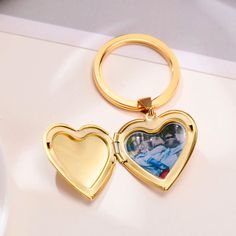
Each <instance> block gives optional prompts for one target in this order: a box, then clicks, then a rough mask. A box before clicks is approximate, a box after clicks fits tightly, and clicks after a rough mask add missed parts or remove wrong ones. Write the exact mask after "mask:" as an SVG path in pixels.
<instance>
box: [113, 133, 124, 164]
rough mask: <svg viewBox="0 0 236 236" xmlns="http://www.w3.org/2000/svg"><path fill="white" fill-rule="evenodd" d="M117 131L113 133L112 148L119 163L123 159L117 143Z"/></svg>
mask: <svg viewBox="0 0 236 236" xmlns="http://www.w3.org/2000/svg"><path fill="white" fill-rule="evenodd" d="M118 140H119V133H115V134H114V138H113V148H114V153H115V156H116V158H117V160H118V161H119V162H120V163H123V162H124V160H123V159H122V157H121V155H120V145H119V141H118Z"/></svg>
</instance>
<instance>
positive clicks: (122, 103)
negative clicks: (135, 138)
mask: <svg viewBox="0 0 236 236" xmlns="http://www.w3.org/2000/svg"><path fill="white" fill-rule="evenodd" d="M130 44H138V45H143V46H147V47H149V48H151V49H153V50H155V51H156V52H157V53H159V54H160V55H161V56H162V57H163V58H164V59H165V60H166V62H167V63H168V65H169V67H170V71H171V80H170V83H169V85H168V87H167V88H166V89H165V90H164V91H163V92H162V93H161V94H160V95H158V96H157V97H155V98H153V99H152V106H153V107H154V108H157V107H160V106H162V105H164V104H165V103H167V102H168V101H169V100H170V98H171V97H172V96H173V94H174V92H175V90H176V88H177V85H178V82H179V77H180V69H179V64H178V61H177V59H176V57H175V55H174V54H173V52H172V51H171V50H170V49H169V48H168V46H166V44H164V43H163V42H161V41H160V40H158V39H156V38H154V37H152V36H149V35H145V34H127V35H122V36H120V37H117V38H114V39H112V40H110V41H109V42H107V43H106V44H105V45H103V46H102V47H101V48H100V50H99V51H98V53H97V55H96V58H95V61H94V64H93V79H94V81H95V84H96V86H97V88H98V90H99V92H100V93H101V94H102V95H103V97H104V98H105V99H107V100H108V101H109V102H111V103H112V104H113V105H115V106H117V107H119V108H122V109H125V110H129V111H141V110H142V107H140V106H139V104H138V101H137V100H129V99H125V98H123V97H121V96H119V95H117V94H116V93H114V92H113V91H112V90H111V89H110V88H109V86H108V84H107V83H106V82H105V80H104V79H103V77H102V62H103V61H104V59H105V57H106V56H108V55H109V54H110V53H111V52H112V51H113V50H114V49H116V48H118V47H121V46H124V45H130Z"/></svg>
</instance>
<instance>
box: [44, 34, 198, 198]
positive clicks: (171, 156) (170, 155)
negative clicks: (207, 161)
mask: <svg viewBox="0 0 236 236" xmlns="http://www.w3.org/2000/svg"><path fill="white" fill-rule="evenodd" d="M128 44H139V45H143V46H147V47H149V48H151V49H153V50H155V51H156V52H157V53H159V54H160V55H161V56H162V57H163V58H164V59H165V60H166V61H167V63H168V65H169V67H170V70H171V81H170V84H169V86H168V87H167V88H166V90H164V92H163V93H161V94H160V95H159V96H157V97H155V98H153V99H151V98H150V97H147V98H141V99H139V100H138V101H135V100H127V99H125V98H123V97H120V96H119V95H117V94H115V93H114V92H113V91H111V89H110V88H109V86H108V85H107V84H106V82H105V81H104V80H103V77H102V73H101V71H102V70H101V65H102V62H103V61H104V59H105V57H106V56H108V55H109V54H110V53H111V52H112V51H113V50H114V49H116V48H118V47H120V46H124V45H128ZM179 77H180V71H179V65H178V62H177V60H176V58H175V56H174V54H173V53H172V51H171V50H170V49H169V48H168V47H167V46H166V45H165V44H164V43H162V42H161V41H160V40H158V39H156V38H153V37H151V36H148V35H143V34H128V35H123V36H120V37H117V38H114V39H112V40H111V41H109V42H107V43H106V44H105V45H104V46H103V47H102V48H101V49H100V50H99V51H98V53H97V55H96V58H95V61H94V65H93V79H94V81H95V84H96V86H97V88H98V90H99V92H100V93H101V94H102V95H103V97H104V98H105V99H106V100H107V101H109V102H110V103H112V104H113V105H114V106H116V107H119V108H121V109H125V110H128V111H132V112H134V111H137V112H142V113H143V114H144V118H142V119H135V120H131V121H130V122H128V123H126V124H125V125H123V126H122V127H121V128H120V130H119V131H118V132H117V133H115V135H114V138H113V139H112V138H111V137H110V136H109V134H108V133H107V132H106V131H105V130H104V129H102V128H101V127H98V126H96V125H87V126H83V127H81V128H80V129H79V130H76V129H74V128H72V127H70V126H68V125H65V124H56V125H53V126H52V127H50V128H49V129H48V130H47V131H46V133H45V136H44V146H45V149H46V152H47V155H48V157H49V160H50V161H51V162H52V164H53V165H54V166H55V168H56V169H57V171H59V172H60V173H61V174H62V175H63V176H64V177H65V179H66V180H67V181H69V183H70V184H71V185H72V186H73V187H74V188H75V189H76V190H78V191H79V192H80V193H81V194H82V195H84V196H85V197H87V198H89V199H93V198H94V197H95V196H96V195H97V193H98V192H99V191H101V190H102V188H103V187H104V186H105V184H106V182H107V181H108V179H109V178H110V176H111V174H112V171H113V168H114V166H115V163H116V161H118V162H119V163H121V164H122V165H123V166H124V167H125V168H127V170H128V171H129V172H131V173H132V174H133V175H135V176H136V177H137V178H139V179H140V180H142V181H144V182H145V183H147V184H150V185H152V186H155V187H158V188H160V189H162V190H168V189H169V188H170V186H171V185H172V184H173V182H174V181H175V180H176V178H177V177H178V176H179V174H180V173H181V171H182V170H183V168H184V167H185V165H186V163H187V161H188V160H189V158H190V156H191V154H192V151H193V149H194V146H195V144H196V141H197V127H196V124H195V122H194V120H193V118H192V117H191V116H190V115H188V114H187V113H185V112H183V111H178V110H170V111H167V112H165V113H163V114H160V115H157V114H156V113H155V109H158V108H159V107H160V106H162V105H164V104H165V103H167V102H168V101H169V100H170V99H171V97H172V96H173V94H174V92H175V90H176V88H177V85H178V81H179Z"/></svg>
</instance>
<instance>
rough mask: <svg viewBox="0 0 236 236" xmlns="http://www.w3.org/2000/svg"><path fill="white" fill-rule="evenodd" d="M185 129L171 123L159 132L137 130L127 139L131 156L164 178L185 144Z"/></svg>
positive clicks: (127, 147)
mask: <svg viewBox="0 0 236 236" xmlns="http://www.w3.org/2000/svg"><path fill="white" fill-rule="evenodd" d="M185 138H186V133H185V129H184V128H183V127H182V126H181V125H180V124H178V123H169V124H168V125H166V126H164V127H163V128H162V130H161V131H160V132H159V133H155V134H149V133H146V132H143V131H137V132H135V133H133V134H131V135H130V136H129V137H128V138H127V141H126V150H127V152H128V154H129V156H130V157H131V158H132V159H133V160H134V161H135V162H136V163H137V164H138V165H139V166H141V167H142V168H144V169H145V170H146V171H148V172H150V173H151V174H153V175H155V176H157V177H159V178H162V179H164V178H165V177H166V176H167V174H168V173H169V172H170V170H171V168H172V167H173V166H174V164H175V163H176V161H177V160H178V157H179V155H180V153H181V151H182V150H183V147H184V144H185Z"/></svg>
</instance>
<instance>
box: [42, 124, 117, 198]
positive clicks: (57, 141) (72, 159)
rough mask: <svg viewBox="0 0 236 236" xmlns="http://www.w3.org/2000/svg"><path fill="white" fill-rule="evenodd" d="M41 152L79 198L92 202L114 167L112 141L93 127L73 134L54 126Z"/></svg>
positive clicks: (68, 129)
mask: <svg viewBox="0 0 236 236" xmlns="http://www.w3.org/2000/svg"><path fill="white" fill-rule="evenodd" d="M44 143H45V148H46V150H47V153H48V156H49V159H50V161H51V162H52V164H53V165H54V166H55V167H56V169H57V170H58V171H59V172H60V173H61V174H62V175H63V176H64V177H65V178H66V179H67V180H68V181H69V182H70V183H71V184H72V185H73V186H74V187H75V188H76V189H77V190H78V191H79V192H81V193H82V194H83V195H85V196H86V197H88V198H89V199H93V198H94V197H95V195H96V193H97V192H99V190H101V189H102V188H103V186H104V185H105V183H106V181H107V180H108V179H109V177H110V175H111V173H112V169H113V167H114V164H115V159H114V154H113V148H112V140H111V139H110V137H109V136H108V135H107V133H106V132H105V131H104V130H103V129H101V128H99V127H97V126H84V127H82V128H81V129H80V130H74V129H73V128H71V127H69V126H67V125H60V124H59V125H55V126H53V127H51V128H50V129H49V130H48V131H47V133H46V135H45V142H44Z"/></svg>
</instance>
